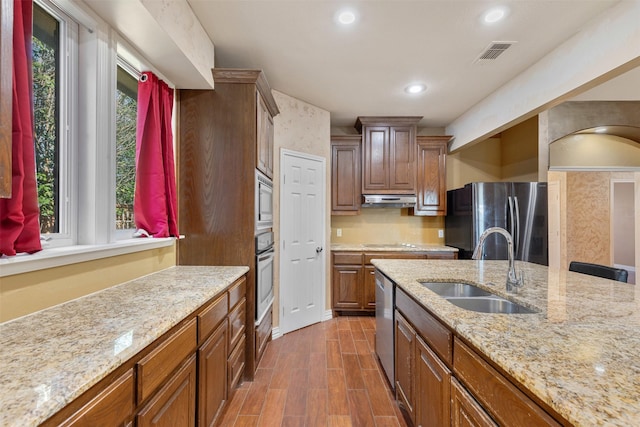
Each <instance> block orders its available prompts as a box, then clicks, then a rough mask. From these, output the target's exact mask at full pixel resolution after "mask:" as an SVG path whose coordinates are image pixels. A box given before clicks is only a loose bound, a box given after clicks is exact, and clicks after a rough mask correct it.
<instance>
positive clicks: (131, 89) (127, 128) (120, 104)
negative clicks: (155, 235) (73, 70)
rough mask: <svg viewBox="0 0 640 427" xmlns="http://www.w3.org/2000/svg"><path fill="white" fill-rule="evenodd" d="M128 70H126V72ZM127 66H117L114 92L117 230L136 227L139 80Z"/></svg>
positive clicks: (122, 64)
mask: <svg viewBox="0 0 640 427" xmlns="http://www.w3.org/2000/svg"><path fill="white" fill-rule="evenodd" d="M125 68H127V70H125ZM128 68H130V67H128V66H127V65H126V64H124V63H121V64H120V65H118V77H117V89H116V218H115V222H116V230H128V229H133V228H135V223H134V218H133V195H134V191H135V183H136V163H135V162H136V122H137V112H138V79H137V76H134V75H133V74H137V73H135V71H133V70H131V71H129V70H128ZM129 237H130V235H129Z"/></svg>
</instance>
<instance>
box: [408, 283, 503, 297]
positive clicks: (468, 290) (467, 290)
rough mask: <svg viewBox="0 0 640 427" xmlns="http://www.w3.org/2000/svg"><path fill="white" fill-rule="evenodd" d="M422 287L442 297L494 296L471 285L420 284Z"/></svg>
mask: <svg viewBox="0 0 640 427" xmlns="http://www.w3.org/2000/svg"><path fill="white" fill-rule="evenodd" d="M420 284H422V286H424V287H425V288H427V289H430V290H432V291H433V292H435V293H436V294H438V295H440V296H441V297H445V298H447V297H484V296H491V295H493V294H492V293H491V292H488V291H485V290H484V289H480V288H479V287H477V286H474V285H471V284H469V283H453V282H452V283H449V282H420Z"/></svg>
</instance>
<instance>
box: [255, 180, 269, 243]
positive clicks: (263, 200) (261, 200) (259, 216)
mask: <svg viewBox="0 0 640 427" xmlns="http://www.w3.org/2000/svg"><path fill="white" fill-rule="evenodd" d="M255 204H256V213H255V215H256V234H257V233H259V232H260V231H261V230H267V229H269V230H271V228H272V227H273V181H271V180H270V179H269V177H267V176H266V175H265V174H263V173H262V172H260V171H259V170H257V169H256V203H255Z"/></svg>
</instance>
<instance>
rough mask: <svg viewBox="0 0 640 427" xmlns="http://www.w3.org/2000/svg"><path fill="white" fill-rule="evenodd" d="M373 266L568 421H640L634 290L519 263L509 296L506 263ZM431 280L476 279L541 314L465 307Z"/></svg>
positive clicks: (639, 325) (638, 309)
mask: <svg viewBox="0 0 640 427" xmlns="http://www.w3.org/2000/svg"><path fill="white" fill-rule="evenodd" d="M374 265H375V266H376V267H377V268H378V269H380V270H381V271H382V272H384V273H385V274H386V275H387V276H388V277H389V278H391V279H392V280H393V281H394V282H396V284H397V285H398V286H399V287H400V288H402V289H403V290H405V291H406V292H407V293H409V294H410V295H412V296H413V297H414V298H415V299H416V300H417V301H419V302H420V303H421V304H422V305H423V306H424V307H427V308H429V310H430V311H432V312H433V313H434V314H435V315H436V316H438V317H439V318H440V319H441V320H442V321H443V322H444V323H445V324H447V325H448V326H449V327H450V328H451V329H453V330H455V331H456V333H457V334H458V335H459V336H461V337H463V338H464V339H466V340H467V341H469V342H470V343H471V344H473V345H474V346H475V347H476V348H478V349H479V350H481V351H482V352H483V353H484V354H485V356H486V357H488V358H489V359H491V360H492V361H493V362H494V363H495V364H496V365H498V366H499V367H501V368H502V369H503V370H504V371H506V372H508V373H509V374H510V375H511V376H512V377H513V378H515V379H516V380H517V381H519V382H520V383H521V384H522V385H524V386H525V387H526V388H527V389H528V390H530V391H531V392H533V393H534V394H535V395H536V396H538V397H539V398H540V399H541V400H542V401H543V402H545V403H546V404H547V405H549V406H550V407H551V408H553V409H554V410H555V411H557V412H558V413H559V414H560V415H562V416H563V417H565V418H566V419H567V420H568V421H570V422H571V423H573V424H575V425H577V426H593V425H607V426H631V425H636V426H637V425H640V333H639V332H638V331H640V302H639V301H640V290H638V287H637V286H634V285H629V284H625V283H621V282H614V281H611V280H606V279H600V278H597V277H593V276H587V275H584V274H579V273H573V272H568V271H560V270H555V269H551V268H547V267H545V266H540V265H536V264H530V263H525V262H516V268H517V269H518V270H519V271H522V272H523V274H524V280H525V285H524V287H523V288H521V289H520V290H519V292H518V294H516V295H508V294H507V293H506V291H505V281H506V273H507V261H472V260H456V261H448V260H433V261H431V260H375V261H374ZM434 280H441V281H466V282H470V283H474V284H477V285H480V287H483V288H485V289H489V290H491V291H492V292H494V293H497V294H499V295H501V296H503V297H506V298H508V299H511V300H513V301H516V302H519V303H521V304H523V305H527V306H530V307H534V308H537V309H538V310H540V312H539V313H537V314H483V313H477V312H473V311H467V310H464V309H461V308H458V307H456V306H454V305H453V304H451V303H449V302H447V301H446V300H444V299H443V298H441V297H439V296H438V295H436V294H435V293H433V292H431V291H430V290H428V289H427V288H425V287H423V286H422V285H420V283H418V282H419V281H434ZM489 283H494V284H495V285H490V284H489Z"/></svg>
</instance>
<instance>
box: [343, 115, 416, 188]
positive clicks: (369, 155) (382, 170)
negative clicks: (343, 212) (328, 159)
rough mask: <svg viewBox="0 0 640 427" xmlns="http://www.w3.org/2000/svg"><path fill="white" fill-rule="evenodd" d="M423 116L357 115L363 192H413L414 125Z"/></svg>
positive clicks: (414, 175)
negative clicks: (361, 148) (360, 136)
mask: <svg viewBox="0 0 640 427" xmlns="http://www.w3.org/2000/svg"><path fill="white" fill-rule="evenodd" d="M421 118H422V117H358V119H357V120H356V124H355V127H356V129H357V130H358V131H359V132H361V133H362V136H363V150H362V151H363V153H362V194H414V193H415V192H416V173H415V170H416V169H415V156H416V126H417V124H418V121H420V119H421Z"/></svg>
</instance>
